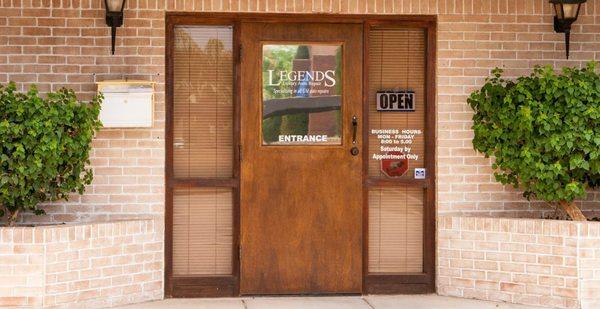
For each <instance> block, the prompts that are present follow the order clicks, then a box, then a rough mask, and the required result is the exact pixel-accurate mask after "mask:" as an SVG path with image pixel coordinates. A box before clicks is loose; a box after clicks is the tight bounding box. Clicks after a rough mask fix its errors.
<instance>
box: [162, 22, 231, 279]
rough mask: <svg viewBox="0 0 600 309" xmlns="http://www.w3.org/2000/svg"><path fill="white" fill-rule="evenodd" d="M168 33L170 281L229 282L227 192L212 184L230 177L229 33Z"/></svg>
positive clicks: (223, 29) (202, 29) (186, 29)
mask: <svg viewBox="0 0 600 309" xmlns="http://www.w3.org/2000/svg"><path fill="white" fill-rule="evenodd" d="M174 34H175V37H174V50H173V57H174V58H173V87H174V92H173V113H172V115H173V116H172V117H173V119H172V124H173V130H172V132H173V138H172V140H173V157H172V168H173V177H174V179H173V183H174V188H173V194H172V195H173V201H172V203H173V206H172V207H173V259H172V263H173V275H175V276H185V275H196V276H209V275H229V274H231V273H232V242H233V228H232V225H233V219H232V217H233V197H232V196H233V188H229V187H222V186H217V185H216V184H215V186H211V185H210V183H211V181H214V180H215V179H216V180H219V179H231V178H232V177H233V153H234V150H233V147H234V146H233V145H234V140H233V43H232V42H233V32H232V28H231V27H229V26H177V27H175V31H174ZM195 180H204V181H202V182H196V181H195ZM197 183H203V184H207V185H202V186H200V185H198V184H197Z"/></svg>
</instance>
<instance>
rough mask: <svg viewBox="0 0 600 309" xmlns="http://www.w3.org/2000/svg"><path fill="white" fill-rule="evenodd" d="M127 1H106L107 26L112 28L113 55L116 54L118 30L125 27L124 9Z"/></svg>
mask: <svg viewBox="0 0 600 309" xmlns="http://www.w3.org/2000/svg"><path fill="white" fill-rule="evenodd" d="M125 1H126V0H104V6H105V8H106V25H107V26H109V27H110V34H111V43H112V49H111V51H112V54H113V55H114V54H115V37H116V36H117V28H118V27H121V26H122V25H123V8H125Z"/></svg>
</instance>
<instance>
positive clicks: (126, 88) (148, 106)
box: [98, 80, 154, 128]
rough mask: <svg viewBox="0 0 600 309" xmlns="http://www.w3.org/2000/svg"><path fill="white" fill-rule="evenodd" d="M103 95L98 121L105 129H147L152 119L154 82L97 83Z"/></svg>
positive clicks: (119, 81)
mask: <svg viewBox="0 0 600 309" xmlns="http://www.w3.org/2000/svg"><path fill="white" fill-rule="evenodd" d="M98 92H101V93H102V94H104V101H102V109H101V110H100V120H101V121H102V124H103V125H104V127H105V128H148V127H152V120H153V118H154V82H149V81H140V80H110V81H103V82H99V83H98Z"/></svg>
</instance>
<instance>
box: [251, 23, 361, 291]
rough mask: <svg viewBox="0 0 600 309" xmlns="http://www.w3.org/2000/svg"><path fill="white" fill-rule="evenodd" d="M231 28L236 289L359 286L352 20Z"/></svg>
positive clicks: (357, 98) (355, 30)
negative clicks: (236, 62)
mask: <svg viewBox="0 0 600 309" xmlns="http://www.w3.org/2000/svg"><path fill="white" fill-rule="evenodd" d="M240 34H241V35H240V40H241V48H242V49H241V65H240V68H241V70H240V74H241V89H240V93H241V118H240V119H241V160H242V163H241V187H240V194H241V195H240V253H241V255H240V293H241V294H313V293H314V294H317V293H324V294H326V293H361V291H362V218H363V217H362V200H363V192H362V190H363V189H362V153H361V154H357V153H354V154H352V153H351V149H352V148H353V147H357V149H356V150H358V149H362V147H361V145H362V133H361V132H362V113H361V111H362V107H361V102H362V99H361V97H362V65H363V61H362V51H363V46H362V44H363V43H362V36H363V33H362V24H314V23H311V24H306V23H258V22H248V23H242V24H241V33H240ZM319 72H320V73H319ZM334 81H335V82H334ZM281 85H285V87H284V86H281ZM286 91H291V93H290V92H286ZM355 132H356V133H355Z"/></svg>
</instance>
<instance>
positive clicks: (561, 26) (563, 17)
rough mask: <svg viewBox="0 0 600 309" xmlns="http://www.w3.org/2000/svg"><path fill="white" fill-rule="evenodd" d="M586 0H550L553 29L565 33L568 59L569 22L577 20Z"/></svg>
mask: <svg viewBox="0 0 600 309" xmlns="http://www.w3.org/2000/svg"><path fill="white" fill-rule="evenodd" d="M586 1H587V0H550V3H552V5H553V6H554V14H555V15H554V31H556V32H558V33H564V34H565V48H566V49H567V59H569V40H570V36H571V24H572V23H574V22H575V21H576V20H577V17H578V16H579V9H580V8H581V5H582V4H583V3H585V2H586Z"/></svg>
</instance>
